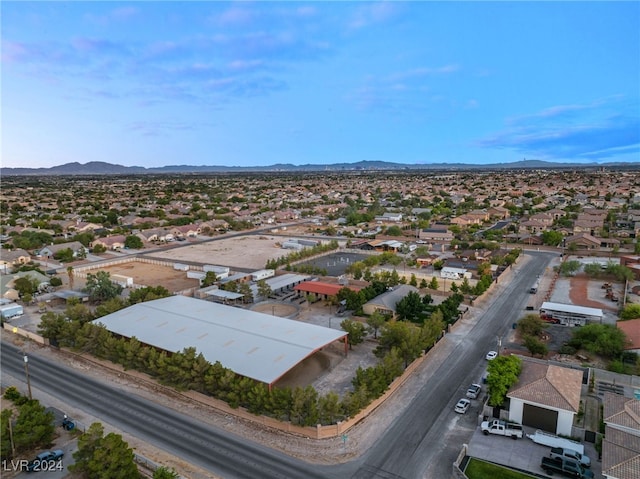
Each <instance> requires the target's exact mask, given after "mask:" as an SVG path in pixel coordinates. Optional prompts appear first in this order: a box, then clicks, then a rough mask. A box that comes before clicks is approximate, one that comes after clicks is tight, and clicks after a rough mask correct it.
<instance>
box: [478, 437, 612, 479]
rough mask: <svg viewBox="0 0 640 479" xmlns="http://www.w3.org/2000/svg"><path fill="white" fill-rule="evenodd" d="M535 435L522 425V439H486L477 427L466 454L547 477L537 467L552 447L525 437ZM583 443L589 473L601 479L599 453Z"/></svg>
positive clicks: (591, 446) (592, 446)
mask: <svg viewBox="0 0 640 479" xmlns="http://www.w3.org/2000/svg"><path fill="white" fill-rule="evenodd" d="M535 432H536V430H535V429H534V428H531V427H527V426H524V433H525V437H524V438H523V439H517V440H513V439H510V438H506V437H501V436H493V435H489V436H485V435H484V434H482V431H481V430H480V427H479V426H478V427H477V428H476V430H475V432H474V433H473V436H472V437H471V441H470V442H469V448H468V450H467V455H469V456H471V457H474V458H476V459H481V460H484V461H489V462H494V463H496V464H502V465H504V466H508V467H512V468H514V469H519V470H521V471H527V472H531V473H534V474H538V475H540V476H542V477H546V476H545V474H544V471H543V470H542V468H541V467H540V462H541V460H542V457H543V456H548V455H549V452H550V450H551V448H550V447H547V446H543V445H540V444H536V443H535V442H533V441H531V440H530V439H529V438H527V437H526V435H528V434H534V433H535ZM583 444H584V452H585V454H586V455H587V456H589V457H590V458H591V470H592V471H593V474H594V477H595V478H601V477H603V476H602V462H600V461H599V460H598V453H597V452H596V450H595V447H594V445H593V444H591V443H588V442H585V443H583Z"/></svg>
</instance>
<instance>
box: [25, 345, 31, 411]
mask: <svg viewBox="0 0 640 479" xmlns="http://www.w3.org/2000/svg"><path fill="white" fill-rule="evenodd" d="M24 373H25V374H26V376H27V389H28V390H29V400H32V399H33V396H31V379H29V356H27V355H26V354H25V355H24Z"/></svg>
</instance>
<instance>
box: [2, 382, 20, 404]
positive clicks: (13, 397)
mask: <svg viewBox="0 0 640 479" xmlns="http://www.w3.org/2000/svg"><path fill="white" fill-rule="evenodd" d="M22 397H23V396H22V394H20V391H18V388H17V387H15V386H9V387H8V388H7V390H6V391H5V392H4V398H5V399H7V400H9V401H11V402H13V403H17V401H19V400H20V399H21V398H22Z"/></svg>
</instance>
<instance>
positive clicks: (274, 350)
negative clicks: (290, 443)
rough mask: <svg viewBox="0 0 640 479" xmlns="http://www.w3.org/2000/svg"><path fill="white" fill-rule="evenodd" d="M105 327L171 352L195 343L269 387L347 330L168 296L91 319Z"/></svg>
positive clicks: (211, 357)
mask: <svg viewBox="0 0 640 479" xmlns="http://www.w3.org/2000/svg"><path fill="white" fill-rule="evenodd" d="M95 323H99V324H103V325H104V326H105V327H106V328H107V329H108V330H109V331H111V332H113V333H115V334H118V335H120V336H124V337H127V338H131V337H133V336H135V337H136V338H137V339H138V340H139V341H141V342H143V343H145V344H148V345H150V346H154V347H157V348H159V349H163V350H166V351H170V352H180V351H183V350H184V349H185V348H188V347H195V348H196V351H197V352H199V353H202V355H203V356H204V357H205V359H206V360H207V361H209V362H210V363H215V362H216V361H219V362H220V364H222V365H223V366H224V367H226V368H228V369H231V370H232V371H234V372H235V373H237V374H240V375H242V376H246V377H249V378H252V379H255V380H257V381H261V382H264V383H267V384H269V386H271V385H272V384H273V383H274V382H276V381H277V380H278V379H279V378H281V377H282V376H283V375H284V374H285V373H286V372H287V371H289V370H290V369H292V368H293V367H294V366H296V365H297V364H298V363H300V362H301V361H302V360H303V359H305V358H307V357H308V356H311V355H312V354H313V353H315V352H316V351H318V350H319V349H321V348H323V347H324V346H326V345H328V344H330V343H332V342H334V341H337V340H342V341H344V345H345V354H346V352H347V333H346V332H344V331H337V330H335V329H330V328H324V327H322V326H316V325H313V324H308V323H303V322H299V321H292V320H290V319H284V318H279V317H276V316H271V315H269V314H264V313H257V312H254V311H248V310H245V309H241V308H235V307H232V306H225V305H222V304H218V303H212V302H210V301H202V300H199V299H194V298H188V297H186V296H170V297H167V298H161V299H156V300H154V301H148V302H145V303H138V304H135V305H133V306H130V307H128V308H125V309H122V310H120V311H116V312H115V313H111V314H108V315H107V316H103V317H102V318H99V319H97V320H95Z"/></svg>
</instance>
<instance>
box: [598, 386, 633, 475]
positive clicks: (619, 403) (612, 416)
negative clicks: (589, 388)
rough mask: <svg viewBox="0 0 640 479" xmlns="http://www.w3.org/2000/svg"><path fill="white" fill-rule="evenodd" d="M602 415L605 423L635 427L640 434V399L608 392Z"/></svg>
mask: <svg viewBox="0 0 640 479" xmlns="http://www.w3.org/2000/svg"><path fill="white" fill-rule="evenodd" d="M602 415H603V420H604V422H605V423H607V424H610V425H612V426H614V427H615V426H616V425H617V426H621V427H624V428H629V429H634V430H636V431H638V435H640V400H638V399H633V398H628V397H624V396H620V395H618V394H612V393H606V394H605V397H604V407H603V411H602ZM638 477H640V476H638Z"/></svg>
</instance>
